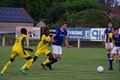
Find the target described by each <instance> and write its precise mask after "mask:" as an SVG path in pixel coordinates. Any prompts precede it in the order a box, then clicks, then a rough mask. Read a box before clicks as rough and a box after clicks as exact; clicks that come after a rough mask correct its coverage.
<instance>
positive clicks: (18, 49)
mask: <svg viewBox="0 0 120 80" xmlns="http://www.w3.org/2000/svg"><path fill="white" fill-rule="evenodd" d="M27 39H28V38H27V30H26V29H25V28H22V29H21V35H20V36H19V37H17V38H16V41H15V43H14V45H13V47H12V53H11V56H10V60H9V61H8V62H7V63H6V65H5V66H4V68H3V69H2V71H1V75H3V73H4V72H5V71H6V69H7V68H8V67H9V65H10V64H11V63H13V61H14V60H15V58H16V57H17V56H18V55H19V56H20V57H22V58H23V59H26V60H27V62H26V63H25V64H24V65H23V66H22V67H21V68H20V69H19V70H20V72H22V74H24V75H26V72H25V69H26V68H29V67H30V66H31V65H32V62H33V59H32V57H31V56H30V54H29V53H28V52H27V50H30V51H31V50H32V49H28V48H25V47H24V43H25V41H26V40H27Z"/></svg>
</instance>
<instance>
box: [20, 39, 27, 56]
mask: <svg viewBox="0 0 120 80" xmlns="http://www.w3.org/2000/svg"><path fill="white" fill-rule="evenodd" d="M25 41H26V38H25V37H23V39H22V43H21V44H22V50H23V53H24V54H26V53H25V49H24V48H25V45H24V43H25Z"/></svg>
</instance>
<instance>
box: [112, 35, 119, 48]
mask: <svg viewBox="0 0 120 80" xmlns="http://www.w3.org/2000/svg"><path fill="white" fill-rule="evenodd" d="M113 40H114V42H115V46H117V47H120V34H119V35H117V36H116V35H113Z"/></svg>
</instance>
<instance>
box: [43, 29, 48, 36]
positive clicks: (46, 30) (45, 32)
mask: <svg viewBox="0 0 120 80" xmlns="http://www.w3.org/2000/svg"><path fill="white" fill-rule="evenodd" d="M44 34H45V35H46V36H47V35H49V28H47V27H45V28H44Z"/></svg>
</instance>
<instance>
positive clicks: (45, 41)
mask: <svg viewBox="0 0 120 80" xmlns="http://www.w3.org/2000/svg"><path fill="white" fill-rule="evenodd" d="M43 42H44V43H51V41H47V40H43Z"/></svg>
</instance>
